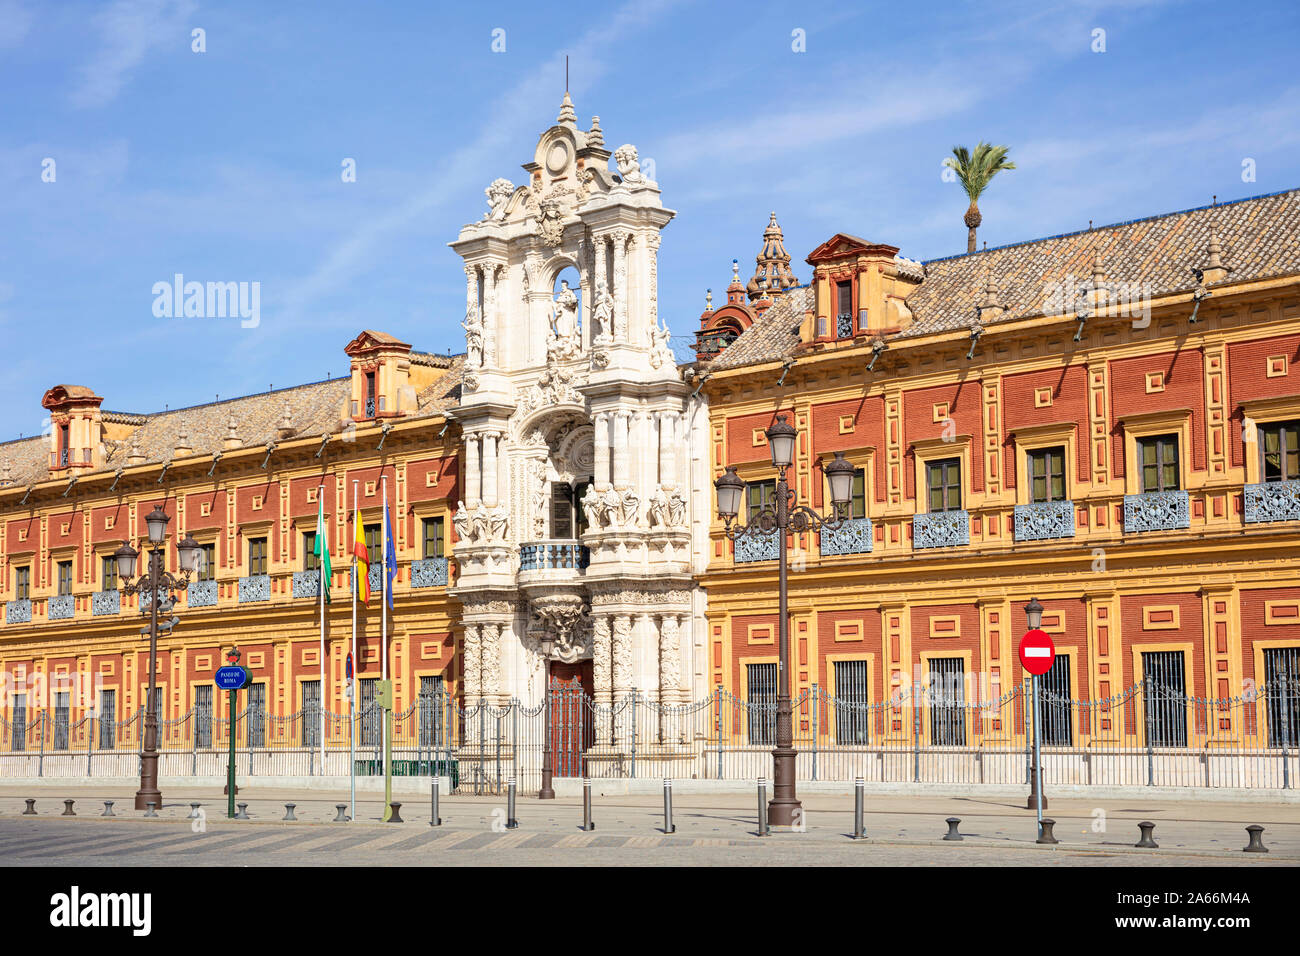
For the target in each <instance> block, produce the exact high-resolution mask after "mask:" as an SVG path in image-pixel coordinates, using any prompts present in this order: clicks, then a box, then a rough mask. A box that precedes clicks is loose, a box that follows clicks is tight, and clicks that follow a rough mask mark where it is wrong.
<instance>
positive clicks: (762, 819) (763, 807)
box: [758, 777, 767, 837]
mask: <svg viewBox="0 0 1300 956" xmlns="http://www.w3.org/2000/svg"><path fill="white" fill-rule="evenodd" d="M758 835H759V836H761V837H765V836H767V779H766V778H765V777H759V778H758Z"/></svg>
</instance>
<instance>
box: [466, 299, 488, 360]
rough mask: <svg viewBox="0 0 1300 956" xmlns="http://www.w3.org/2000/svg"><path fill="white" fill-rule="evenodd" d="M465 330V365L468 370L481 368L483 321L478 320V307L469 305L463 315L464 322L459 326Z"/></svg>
mask: <svg viewBox="0 0 1300 956" xmlns="http://www.w3.org/2000/svg"><path fill="white" fill-rule="evenodd" d="M460 327H461V328H462V329H464V330H465V365H466V366H467V367H469V368H481V367H482V366H483V320H482V319H480V318H479V314H478V306H477V305H475V304H471V305H470V307H469V311H468V312H466V313H465V321H464V322H462V323H461V324H460Z"/></svg>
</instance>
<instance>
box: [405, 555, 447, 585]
mask: <svg viewBox="0 0 1300 956" xmlns="http://www.w3.org/2000/svg"><path fill="white" fill-rule="evenodd" d="M446 586H447V559H446V558H424V559H423V560H420V561H412V562H411V587H413V588H435V587H446Z"/></svg>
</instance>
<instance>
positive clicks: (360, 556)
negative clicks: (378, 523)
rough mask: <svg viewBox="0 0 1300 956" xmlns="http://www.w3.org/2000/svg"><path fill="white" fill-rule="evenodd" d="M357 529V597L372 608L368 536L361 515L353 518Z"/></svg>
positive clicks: (358, 513) (355, 550)
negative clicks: (367, 547)
mask: <svg viewBox="0 0 1300 956" xmlns="http://www.w3.org/2000/svg"><path fill="white" fill-rule="evenodd" d="M352 524H353V525H354V526H355V527H356V529H357V531H356V540H355V541H354V542H353V544H352V555H353V557H355V558H356V575H357V597H359V598H361V603H363V604H365V605H366V607H369V606H370V555H368V554H367V553H366V534H365V529H363V528H362V527H361V513H360V512H357V513H356V514H354V515H353V516H352Z"/></svg>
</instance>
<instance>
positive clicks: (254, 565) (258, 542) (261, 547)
mask: <svg viewBox="0 0 1300 956" xmlns="http://www.w3.org/2000/svg"><path fill="white" fill-rule="evenodd" d="M248 573H249V575H250V576H252V575H254V574H266V539H265V538H249V539H248Z"/></svg>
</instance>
